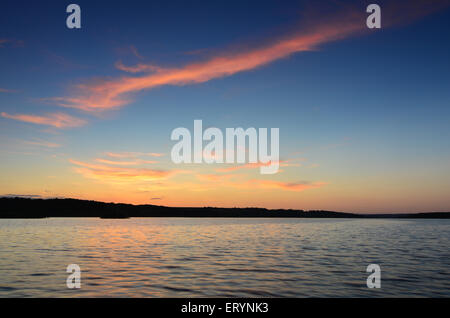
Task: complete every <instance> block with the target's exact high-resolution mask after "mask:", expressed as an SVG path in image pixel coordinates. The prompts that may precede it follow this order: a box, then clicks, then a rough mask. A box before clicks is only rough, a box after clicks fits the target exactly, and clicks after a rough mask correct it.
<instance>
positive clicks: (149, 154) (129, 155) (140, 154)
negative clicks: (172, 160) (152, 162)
mask: <svg viewBox="0 0 450 318" xmlns="http://www.w3.org/2000/svg"><path fill="white" fill-rule="evenodd" d="M106 155H107V156H109V157H111V158H137V157H163V156H164V155H165V154H163V153H158V152H107V153H106Z"/></svg>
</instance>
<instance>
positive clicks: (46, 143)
mask: <svg viewBox="0 0 450 318" xmlns="http://www.w3.org/2000/svg"><path fill="white" fill-rule="evenodd" d="M24 143H25V144H27V145H32V146H40V147H46V148H59V147H61V145H60V144H57V143H54V142H50V141H46V140H42V139H38V140H25V141H24Z"/></svg>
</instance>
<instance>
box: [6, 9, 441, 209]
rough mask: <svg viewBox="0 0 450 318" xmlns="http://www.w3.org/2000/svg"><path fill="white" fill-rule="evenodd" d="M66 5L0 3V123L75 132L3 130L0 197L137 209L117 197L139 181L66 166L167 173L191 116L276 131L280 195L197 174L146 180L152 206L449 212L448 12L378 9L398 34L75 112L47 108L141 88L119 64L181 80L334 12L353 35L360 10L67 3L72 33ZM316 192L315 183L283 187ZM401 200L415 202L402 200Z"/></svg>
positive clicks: (345, 42) (325, 47)
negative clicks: (281, 163) (348, 21)
mask: <svg viewBox="0 0 450 318" xmlns="http://www.w3.org/2000/svg"><path fill="white" fill-rule="evenodd" d="M444 2H445V1H439V3H440V4H442V3H444ZM69 3H70V2H66V1H60V2H59V3H57V4H55V2H54V1H39V2H33V3H29V1H4V2H3V3H2V10H1V12H0V40H1V39H4V42H3V43H2V42H0V43H2V44H1V47H0V57H1V58H0V67H1V69H2V72H1V74H0V88H1V89H3V92H0V111H1V112H3V113H6V114H10V115H11V114H12V115H14V114H22V115H23V114H33V115H34V116H43V115H45V114H52V113H56V112H58V113H60V112H62V113H65V114H68V115H69V116H72V117H74V118H79V119H82V120H83V121H85V122H86V123H85V124H84V125H80V127H63V128H61V127H52V125H42V124H39V125H36V123H32V122H29V121H23V120H14V119H11V118H0V123H1V125H0V142H1V145H2V148H3V149H4V151H2V155H1V157H0V161H1V163H2V166H1V168H0V169H2V170H3V171H2V174H4V175H5V176H6V178H5V179H4V181H3V182H2V184H1V185H0V190H1V191H0V192H3V193H4V194H7V193H20V194H31V193H33V194H40V195H42V196H46V195H49V196H77V197H81V198H93V199H102V200H111V201H127V202H136V203H141V202H147V199H148V195H147V194H146V193H145V194H142V196H140V195H139V194H135V193H129V191H130V189H134V188H136V187H142V186H147V185H148V184H142V183H139V184H138V185H137V184H135V183H134V181H133V182H131V181H130V182H129V183H127V184H125V185H124V184H123V183H120V185H117V183H116V182H113V183H110V182H108V180H100V179H95V178H94V179H92V178H89V175H86V173H85V174H83V173H80V172H79V171H78V172H77V167H74V165H73V164H72V163H71V162H70V160H80V161H82V162H84V163H88V162H91V163H92V161H93V160H94V159H95V158H97V157H99V156H102V155H104V154H105V153H106V152H114V153H125V152H142V153H144V152H152V153H160V154H164V155H165V156H162V157H161V159H159V160H160V162H159V163H158V166H157V167H153V166H152V167H150V168H149V167H142V168H143V169H159V170H161V169H163V170H164V171H169V170H171V169H177V168H179V167H174V166H173V164H172V163H171V162H170V156H168V154H169V153H170V149H171V147H172V145H173V142H171V141H170V133H171V131H172V130H173V129H174V128H176V127H180V126H183V127H188V128H190V129H192V125H193V120H194V119H202V120H203V123H204V125H205V126H215V127H219V128H222V129H225V128H226V127H244V128H248V127H267V128H270V127H279V128H280V153H281V158H282V159H284V160H288V161H290V162H296V163H297V164H296V165H292V166H288V167H286V168H285V169H283V170H284V171H282V173H280V174H279V175H278V176H274V177H270V180H271V181H273V182H275V181H276V182H278V183H277V185H281V183H283V185H282V186H280V187H279V188H276V187H274V188H273V189H272V188H271V189H265V188H264V189H261V190H260V191H258V190H255V189H253V188H252V187H250V188H249V189H248V191H249V195H248V196H247V199H246V198H241V197H239V196H236V195H235V194H236V192H239V191H241V189H235V188H233V185H234V184H231V183H230V184H229V185H228V188H226V189H221V190H220V191H219V189H216V190H217V191H214V192H212V193H207V192H206V193H203V194H198V192H196V193H194V194H192V193H190V191H192V189H193V187H194V188H195V185H198V186H199V187H200V188H203V187H211V188H214V187H215V186H214V185H205V184H202V183H201V182H200V181H199V179H198V175H201V174H208V175H210V174H212V173H213V171H212V170H214V168H213V167H210V166H207V167H203V166H202V167H194V168H193V169H197V170H195V172H194V174H193V175H192V176H191V178H192V180H191V181H189V180H185V179H186V178H187V177H186V176H181V177H176V178H184V179H174V180H171V179H170V180H167V179H164V180H159V181H158V182H163V183H164V182H165V183H167V184H164V186H163V187H162V188H161V189H159V190H158V188H156V185H154V184H153V185H152V192H155V195H157V196H158V197H165V198H166V200H165V201H164V200H163V202H161V203H164V204H168V205H184V204H198V205H204V204H215V205H221V206H234V205H242V206H244V205H254V206H255V205H258V206H267V207H278V206H281V207H292V208H295V207H296V208H305V207H306V208H327V209H341V210H343V209H345V210H352V211H357V210H358V211H359V210H365V211H369V212H370V211H374V212H378V211H383V212H386V211H392V212H394V211H395V212H398V211H400V212H401V211H403V210H405V209H409V210H424V209H430V210H448V209H449V208H450V201H449V199H448V198H447V195H446V193H447V192H448V191H446V190H445V189H448V187H449V186H450V180H449V179H450V178H449V176H450V170H449V169H450V164H449V162H450V160H449V159H450V147H449V146H450V145H449V137H450V136H449V133H450V128H449V125H448V118H449V115H450V108H449V105H450V89H449V88H450V63H449V59H448V56H450V44H449V41H448V36H449V34H448V32H449V30H450V11H449V9H448V6H447V7H446V6H443V7H440V8H439V9H436V10H431V11H434V12H430V13H429V14H428V12H427V14H423V15H422V14H417V15H414V18H413V19H407V21H403V19H402V15H405V11H408V10H407V8H399V7H396V8H395V10H391V9H389V10H391V11H390V12H393V15H392V16H393V17H397V16H398V20H399V21H400V20H402V22H401V23H400V22H399V23H397V21H394V20H392V19H390V20H389V21H387V20H386V27H384V26H383V27H382V29H381V30H370V31H367V30H364V32H363V34H349V35H348V36H345V37H344V38H343V39H339V40H337V41H333V40H330V41H325V42H323V43H320V44H319V45H317V46H315V47H314V49H312V50H306V51H302V52H294V53H292V54H288V55H287V56H285V57H283V58H276V59H273V60H272V61H270V62H269V63H265V64H264V65H260V66H258V67H254V68H251V69H248V70H244V71H240V72H236V73H233V74H231V75H229V76H219V77H215V78H212V79H209V80H206V81H203V82H200V83H188V84H184V85H171V84H169V85H162V86H158V87H152V88H149V89H143V90H139V91H137V92H133V93H132V94H131V98H130V102H127V103H123V104H121V105H120V106H119V107H112V108H107V109H105V110H102V111H101V112H92V111H90V110H88V111H86V110H85V109H84V110H83V109H80V108H79V107H78V106H79V105H78V104H77V105H72V106H74V107H61V105H58V103H57V102H56V103H55V102H54V100H52V98H55V97H57V98H65V99H66V98H68V97H69V96H70V97H72V96H74V94H75V95H76V94H78V92H76V93H74V86H76V85H78V84H80V83H88V86H89V85H91V83H92V86H93V87H96V85H97V81H100V82H101V83H103V81H108V80H111V81H113V82H114V81H119V80H120V79H121V78H123V77H124V76H135V77H139V76H141V75H135V74H125V75H124V72H123V70H120V69H118V68H117V67H116V66H117V63H118V62H121V63H122V64H123V65H126V66H132V65H139V64H143V65H157V66H159V67H163V68H182V67H184V66H185V65H190V64H192V63H199V62H202V61H208V60H210V59H213V58H214V57H216V56H222V55H223V54H229V55H231V56H233V54H239V53H240V52H247V51H251V50H254V49H256V50H257V49H258V48H260V47H261V46H264V45H267V43H276V41H277V39H283V38H284V37H286V36H289V35H290V34H294V33H296V32H299V31H300V32H301V31H302V30H303V28H305V29H307V28H309V27H310V24H311V23H313V25H314V26H316V27H317V26H319V27H322V26H328V27H331V28H332V27H333V23H334V21H333V19H334V18H335V17H336V16H338V13H335V12H346V11H348V10H356V11H357V12H360V13H361V17H362V18H361V22H362V23H364V19H363V18H364V17H366V16H367V14H366V13H365V6H366V3H365V2H364V3H362V2H358V1H353V2H351V3H350V5H349V2H345V5H344V4H343V2H342V3H340V2H321V4H318V3H317V2H316V1H286V2H283V3H280V2H275V1H258V3H257V4H256V3H255V2H254V1H227V2H221V3H219V2H215V1H214V2H213V1H208V2H207V1H189V2H186V1H164V2H162V1H161V2H157V1H155V2H149V1H127V2H114V3H110V4H107V3H105V2H103V1H78V2H77V3H78V4H79V5H80V6H81V9H82V29H81V30H70V29H67V28H66V27H65V19H66V17H67V14H66V13H65V7H66V6H67V5H68V4H69ZM368 3H369V2H367V4H368ZM379 3H380V5H381V7H382V10H384V8H391V7H390V5H391V2H389V1H380V2H379ZM425 3H426V2H425ZM405 6H406V5H405ZM25 7H26V8H27V9H26V10H24V8H25ZM400 9H401V10H400ZM317 11H319V12H322V14H321V15H317V13H316V12H317ZM382 12H383V11H382ZM388 16H389V15H388V14H386V17H387V18H386V19H389V18H388ZM311 17H320V19H312V18H311ZM382 17H383V16H382ZM311 20H312V21H313V22H311ZM382 21H383V23H384V20H382ZM388 22H389V23H388ZM336 28H339V25H337V26H336ZM89 94H90V93H89ZM83 97H84V96H83ZM96 98H97V96H96ZM98 98H100V97H98ZM4 117H5V116H4ZM30 141H31V143H34V144H30ZM37 143H40V144H43V143H47V146H44V145H41V147H38V145H37ZM49 144H51V145H53V144H54V145H53V146H54V147H52V146H50V147H49ZM56 145H58V146H57V147H56ZM30 148H31V149H30ZM122 158H123V157H122ZM52 169H53V170H54V171H52ZM130 169H131V168H130ZM249 173H253V172H249ZM58 176H63V178H62V177H61V179H64V180H59V179H58V178H59V177H58ZM48 177H51V178H50V179H48ZM91 177H92V175H91ZM221 177H224V176H221ZM232 177H233V178H234V176H232ZM235 177H236V178H239V176H235ZM241 177H242V178H247V179H245V180H255V179H253V177H251V179H249V178H250V177H248V176H241ZM255 178H257V179H258V180H261V178H262V177H261V176H257V177H255ZM13 179H14V180H15V181H14V182H11V180H13ZM69 180H70V182H69ZM194 180H195V181H194ZM44 181H45V182H44ZM169 181H170V182H169ZM145 182H147V181H145ZM149 182H150V181H149ZM151 182H153V181H151ZM252 182H253V181H252ZM316 182H321V183H323V184H324V186H323V187H322V186H321V187H317V188H311V189H303V188H301V191H296V190H295V189H297V188H295V189H289V186H288V185H289V184H293V183H295V184H303V183H305V184H306V183H308V184H315V183H316ZM73 183H78V186H74V185H73ZM169 183H170V186H169ZM325 184H326V185H325ZM175 185H176V186H177V189H176V190H173V189H172V188H173V187H175ZM183 185H185V187H183ZM169 188H170V189H169ZM48 189H51V190H48ZM105 189H108V191H107V193H106V192H105V191H106V190H105ZM168 189H169V190H168ZM127 191H128V192H127ZM180 191H186V195H185V196H186V198H184V200H182V199H178V198H177V195H179V193H180ZM125 194H127V195H125ZM411 196H414V197H415V199H414V200H413V203H414V204H413V205H412V204H409V203H408V202H406V201H408V199H409V198H411ZM182 197H183V196H182ZM262 197H264V199H262ZM380 197H382V198H380ZM233 200H235V201H233ZM270 200H271V201H270ZM271 202H273V203H271Z"/></svg>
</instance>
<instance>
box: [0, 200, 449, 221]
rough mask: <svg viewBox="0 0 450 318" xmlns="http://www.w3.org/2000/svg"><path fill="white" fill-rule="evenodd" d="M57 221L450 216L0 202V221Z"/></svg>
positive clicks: (440, 214) (446, 216) (441, 215)
mask: <svg viewBox="0 0 450 318" xmlns="http://www.w3.org/2000/svg"><path fill="white" fill-rule="evenodd" d="M49 217H52V218H56V217H66V218H67V217H100V218H130V217H190V218H201V217H220V218H225V217H231V218H409V219H411V218H420V219H449V218H450V212H426V213H425V212H424V213H402V214H357V213H346V212H334V211H322V210H313V211H304V210H290V209H289V210H286V209H278V210H270V209H263V208H213V207H203V208H201V207H200V208H195V207H166V206H158V205H132V204H122V203H120V204H117V203H104V202H97V201H87V200H78V199H32V198H18V197H3V198H0V219H11V218H49Z"/></svg>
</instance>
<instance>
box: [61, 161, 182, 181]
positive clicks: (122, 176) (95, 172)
mask: <svg viewBox="0 0 450 318" xmlns="http://www.w3.org/2000/svg"><path fill="white" fill-rule="evenodd" d="M69 161H70V162H71V163H72V164H74V165H75V166H76V168H75V171H76V172H78V173H80V174H82V175H83V176H84V177H87V178H91V179H96V180H100V181H105V182H110V183H130V182H142V181H157V180H163V179H167V178H169V177H172V176H174V175H176V174H179V173H185V172H186V171H184V170H157V169H145V168H128V167H117V166H109V165H105V164H91V163H87V162H82V161H77V160H72V159H70V160H69Z"/></svg>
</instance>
